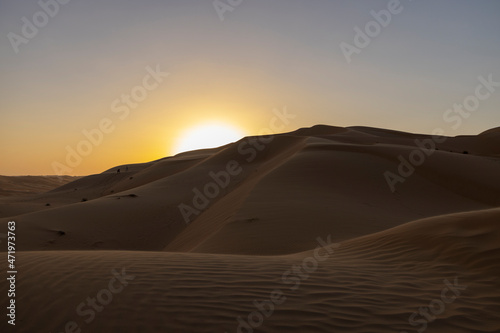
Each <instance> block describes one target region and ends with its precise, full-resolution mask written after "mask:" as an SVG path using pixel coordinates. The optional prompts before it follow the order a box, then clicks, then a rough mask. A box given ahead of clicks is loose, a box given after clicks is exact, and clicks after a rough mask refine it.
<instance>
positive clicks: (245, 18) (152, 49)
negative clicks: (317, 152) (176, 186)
mask: <svg viewBox="0 0 500 333" xmlns="http://www.w3.org/2000/svg"><path fill="white" fill-rule="evenodd" d="M42 1H43V0H42ZM222 2H227V0H222ZM234 2H235V0H233V3H234ZM388 3H389V1H386V0H384V1H378V0H367V1H334V0H328V1H327V0H243V1H242V3H241V4H240V5H238V6H236V7H235V8H233V10H232V11H228V12H226V13H225V15H224V21H221V20H220V19H219V16H218V14H217V11H216V10H215V8H214V6H213V1H212V0H176V1H173V0H143V1H127V0H106V1H103V0H99V1H97V0H85V1H78V0H72V1H70V2H69V3H67V4H64V5H60V8H59V12H58V13H57V14H55V15H54V17H50V18H49V20H48V23H47V24H46V25H45V26H43V27H41V28H39V31H38V33H37V34H36V35H35V36H34V37H33V38H31V39H29V40H28V42H27V43H26V44H21V45H19V52H18V53H16V52H14V49H13V47H12V45H11V42H10V41H9V38H8V36H9V33H15V34H17V35H22V32H21V30H22V27H23V24H24V23H23V21H22V17H26V18H27V19H28V20H29V21H30V22H33V15H34V14H35V13H37V12H39V11H40V10H41V7H40V5H39V4H38V3H37V1H33V0H29V1H24V0H23V1H19V0H9V1H5V0H0V30H1V39H0V43H1V47H0V73H1V79H0V91H1V96H0V97H1V98H0V101H1V104H0V110H1V113H0V156H1V162H0V174H3V175H20V174H32V175H37V174H54V173H55V172H54V170H53V162H54V161H58V162H60V163H62V164H65V158H66V155H67V151H66V147H67V146H70V147H73V148H74V147H76V146H77V144H78V143H79V142H80V141H81V140H84V139H85V137H84V135H83V134H82V130H84V129H87V130H91V129H93V128H96V127H97V126H99V123H100V121H101V120H102V119H104V118H108V119H110V120H111V121H112V126H114V130H113V131H112V132H111V133H107V134H104V136H103V140H102V143H100V144H99V145H97V146H95V147H93V148H92V152H91V153H90V154H89V155H88V156H85V157H83V158H82V161H81V162H80V163H78V165H77V166H76V167H74V168H71V169H72V170H71V172H68V173H70V174H73V175H84V174H90V173H98V172H102V171H103V170H105V169H107V168H110V167H113V166H115V165H119V164H125V163H136V162H145V161H149V160H154V159H157V158H161V157H164V156H167V155H169V154H171V153H172V151H173V149H174V148H173V147H174V146H175V142H176V140H177V139H178V137H179V136H180V135H181V134H182V133H183V132H184V131H186V130H189V129H190V128H192V127H195V126H196V125H199V124H203V123H205V122H213V121H218V122H225V123H229V124H232V125H234V126H236V127H238V128H240V129H241V130H242V131H243V132H244V133H245V134H248V135H249V134H257V133H258V132H259V131H260V130H261V129H262V128H265V127H267V126H268V125H269V121H270V119H271V118H272V117H273V112H272V110H273V109H275V108H278V109H282V108H283V107H286V108H287V110H288V111H289V112H290V113H293V114H295V115H296V118H295V119H294V120H292V121H291V122H290V123H289V124H288V125H287V126H286V127H285V130H286V131H288V130H294V129H296V128H300V127H305V126H312V125H314V124H318V123H322V124H330V125H336V126H353V125H365V126H374V127H383V128H391V129H398V130H403V131H410V132H419V133H430V132H432V131H433V129H435V128H436V127H441V128H443V129H445V133H446V134H447V135H458V134H477V133H480V132H482V131H484V130H486V129H489V128H492V127H496V126H499V125H500V112H499V111H500V110H499V106H500V88H499V89H498V90H499V91H498V92H496V93H495V94H493V95H492V96H491V97H490V98H489V99H487V100H485V101H482V102H481V104H480V107H479V109H478V110H477V111H475V112H474V113H473V115H471V116H470V117H469V118H468V119H465V120H464V121H463V124H462V125H461V126H460V127H459V128H458V129H456V130H454V129H452V127H451V124H449V123H446V122H445V121H444V120H443V114H444V112H445V111H446V110H447V109H448V108H450V107H452V106H453V104H454V103H462V101H463V100H464V98H465V97H466V96H468V95H470V94H473V93H474V89H475V87H476V86H477V84H478V79H477V78H478V76H480V75H482V76H485V77H487V76H488V75H489V74H492V75H493V78H494V80H496V81H497V82H499V81H500V1H498V0H490V1H488V0H483V1H473V0H469V1H464V0H453V1H452V0H446V1H444V0H441V1H425V0H421V1H418V0H413V1H410V0H401V6H402V8H403V10H402V11H401V13H399V14H397V15H393V16H392V20H391V22H390V23H389V25H388V26H387V27H384V28H382V29H381V32H380V34H379V35H377V36H375V37H374V38H373V39H372V41H371V43H370V45H368V46H367V47H365V48H363V49H361V52H360V53H359V54H355V55H354V56H353V57H352V62H351V63H350V64H348V63H347V61H346V59H345V57H344V55H343V53H342V51H341V48H340V46H339V45H340V43H342V42H347V43H349V44H353V40H354V36H355V32H354V28H355V27H356V26H358V27H360V28H362V29H364V26H365V24H366V23H367V22H369V21H371V20H373V18H372V16H371V15H370V11H371V10H375V11H379V10H382V9H385V8H387V5H388ZM40 17H41V16H40ZM157 65H159V67H160V69H161V70H162V71H164V72H168V73H169V76H168V77H166V78H165V79H164V81H163V82H161V83H160V84H159V86H158V87H157V88H156V89H154V90H152V91H150V92H149V93H148V96H147V97H146V98H145V100H144V101H142V102H141V103H139V105H138V106H137V107H136V108H135V109H132V110H131V111H130V114H129V115H128V117H126V118H125V119H123V120H122V119H120V118H119V115H120V114H119V113H114V112H113V111H112V108H111V104H112V103H113V101H114V100H115V99H117V98H119V97H120V96H121V95H122V94H127V93H130V92H131V89H132V88H133V87H135V86H137V85H142V81H143V78H144V76H145V75H146V74H147V71H146V69H145V68H146V67H148V66H149V67H150V68H156V66H157Z"/></svg>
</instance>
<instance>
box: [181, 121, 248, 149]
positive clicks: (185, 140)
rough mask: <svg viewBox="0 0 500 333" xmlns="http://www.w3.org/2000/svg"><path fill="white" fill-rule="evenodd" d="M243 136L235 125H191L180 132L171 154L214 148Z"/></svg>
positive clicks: (218, 123) (215, 123) (214, 123)
mask: <svg viewBox="0 0 500 333" xmlns="http://www.w3.org/2000/svg"><path fill="white" fill-rule="evenodd" d="M244 136H245V134H244V132H243V131H242V130H241V129H239V128H238V127H236V126H233V125H230V124H226V123H221V122H212V123H205V124H200V125H198V126H195V127H192V128H190V129H188V130H187V131H185V132H184V133H182V134H181V136H180V137H179V138H178V139H177V140H176V142H175V144H174V147H173V149H172V152H173V154H174V155H175V154H178V153H182V152H185V151H191V150H196V149H204V148H215V147H220V146H223V145H225V144H228V143H231V142H235V141H238V140H239V139H241V138H243V137H244Z"/></svg>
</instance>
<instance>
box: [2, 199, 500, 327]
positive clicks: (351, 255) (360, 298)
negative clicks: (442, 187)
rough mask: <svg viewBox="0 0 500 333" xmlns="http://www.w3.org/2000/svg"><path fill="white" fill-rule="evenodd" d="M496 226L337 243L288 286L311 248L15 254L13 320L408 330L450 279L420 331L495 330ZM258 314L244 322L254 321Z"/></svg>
mask: <svg viewBox="0 0 500 333" xmlns="http://www.w3.org/2000/svg"><path fill="white" fill-rule="evenodd" d="M499 219H500V210H499V209H492V210H485V211H476V212H470V213H462V214H455V215H446V216H440V217H436V218H429V219H425V220H420V221H415V222H411V223H407V224H404V225H403V226H400V227H396V228H393V229H390V230H387V231H384V232H381V233H377V234H374V235H369V236H365V237H361V238H358V239H354V240H350V241H346V242H342V243H340V244H338V245H337V246H334V247H332V253H331V254H328V252H327V250H323V251H322V253H321V256H323V257H325V258H326V259H325V260H324V261H321V262H317V263H318V268H317V269H315V270H313V271H312V272H311V273H307V272H306V271H305V270H301V271H300V272H301V274H302V275H298V274H291V275H289V276H287V278H285V279H283V275H284V274H286V272H287V271H289V270H291V269H292V267H293V266H294V265H299V266H300V265H302V264H303V263H304V262H306V267H311V268H312V267H313V266H311V265H310V264H309V263H310V261H306V260H307V259H306V258H314V251H309V252H302V253H298V254H295V255H288V256H267V257H262V256H247V255H238V256H234V255H215V254H194V253H177V254H176V253H166V252H145V251H136V252H128V251H118V252H117V251H56V252H53V251H38V252H23V253H22V254H21V255H20V256H19V261H20V262H21V263H22V264H21V265H20V267H19V270H20V271H22V272H23V274H22V277H21V279H20V280H19V287H18V288H19V290H20V292H19V296H18V302H19V303H20V304H25V306H24V307H22V308H21V309H20V310H19V311H20V313H19V316H20V317H22V318H29V320H25V321H23V322H22V323H20V327H22V328H23V329H24V330H25V331H26V332H35V331H48V332H56V331H57V332H59V331H62V330H63V329H64V325H65V324H66V323H67V322H71V321H74V322H75V323H77V325H78V326H79V327H80V328H81V329H82V331H87V332H109V331H110V327H109V323H113V330H112V331H122V332H167V331H169V332H170V331H175V332H249V331H251V330H254V331H255V332H283V331H291V332H401V331H408V332H411V331H415V330H416V329H420V328H422V327H424V321H423V320H424V319H425V317H423V316H422V315H418V316H416V317H415V318H414V321H413V322H412V323H413V325H414V326H412V325H410V323H409V318H410V316H411V315H412V314H413V313H414V312H416V313H418V312H419V308H425V307H428V306H429V304H430V303H431V302H433V301H434V300H437V301H435V302H434V304H437V305H439V304H440V303H439V301H440V300H441V297H442V292H443V290H444V289H445V288H447V282H446V281H448V282H449V283H451V285H452V286H453V285H456V286H458V287H459V289H457V290H455V292H456V293H459V294H460V295H458V296H457V295H456V294H454V292H453V291H452V290H447V291H446V292H445V294H444V295H445V296H446V297H447V299H450V300H451V299H452V298H453V297H456V299H455V300H454V301H450V303H445V302H443V301H441V302H442V304H444V309H443V311H442V312H441V313H439V314H437V315H432V312H429V313H430V314H431V315H432V317H433V318H434V317H435V319H433V320H432V321H429V322H428V323H427V324H426V325H427V329H426V332H498V331H500V322H499V321H498V312H499V310H500V303H499V299H500V280H499V278H498V276H499V273H500V264H499V261H498V258H499V256H500V232H499V228H498V220H499ZM430 229H432V230H433V232H431V233H430V232H429V230H430ZM322 237H323V238H324V239H325V240H326V239H327V235H324V236H322ZM307 265H309V266H307ZM122 268H125V275H128V276H129V280H128V281H126V282H127V286H125V287H124V288H123V290H122V291H121V292H120V293H117V294H115V295H114V296H113V300H112V302H111V303H110V304H108V305H106V306H104V308H103V310H102V311H101V312H97V311H93V312H94V314H95V318H93V317H92V316H91V314H90V313H92V311H90V310H89V309H92V308H91V307H90V306H88V305H86V304H87V303H86V299H87V297H96V295H98V294H99V292H100V291H101V290H102V289H103V288H104V289H105V288H107V286H108V283H109V281H110V279H112V278H113V276H114V275H113V273H112V272H111V270H112V269H115V270H116V271H117V272H119V273H121V272H122ZM445 280H446V281H445ZM40 281H44V283H43V284H41V283H40ZM298 282H300V285H298V284H297V283H298ZM465 287H466V288H465ZM294 288H295V289H294ZM464 288H465V289H464ZM276 290H280V291H281V293H282V294H280V295H281V296H280V298H279V301H278V302H277V303H280V304H274V303H273V304H274V305H273V308H274V309H273V310H274V311H273V313H272V314H270V309H271V307H270V306H269V303H268V302H265V301H269V300H271V299H272V296H271V295H272V293H273V292H275V293H277V292H276ZM1 292H2V293H4V292H6V290H5V288H2V290H1ZM285 298H286V299H285ZM104 299H106V298H104ZM106 300H107V299H106ZM254 301H257V303H258V304H266V305H265V306H263V309H264V312H261V313H263V314H262V320H261V321H262V324H261V325H260V326H256V327H255V328H254V327H252V326H246V325H244V324H240V323H241V321H238V317H240V318H242V319H243V320H244V321H246V322H247V323H248V316H249V315H250V314H251V313H253V312H255V311H257V312H259V310H258V309H257V307H256V306H255V305H254V304H253V302H254ZM82 302H83V303H84V305H83V306H81V308H80V310H81V312H84V311H87V313H89V314H86V315H83V316H80V315H79V314H78V313H77V312H76V309H77V308H78V306H79V305H80V304H81V303H82ZM263 302H264V303H263ZM437 305H435V306H436V311H437V312H439V311H440V309H439V307H438V306H437ZM89 311H90V312H89ZM266 313H267V314H270V316H269V317H267V316H266ZM254 316H255V319H254V321H253V322H252V323H254V322H255V323H258V322H260V321H259V318H260V317H259V315H256V314H254ZM91 318H92V320H90V319H91ZM251 318H252V317H251ZM85 320H90V321H89V322H88V323H87V322H86V321H85ZM250 320H252V319H250ZM418 320H420V321H419V322H417V321H418ZM240 325H242V326H241V328H240V330H239V331H238V328H239V326H240ZM249 325H250V324H249ZM244 327H250V329H249V328H244Z"/></svg>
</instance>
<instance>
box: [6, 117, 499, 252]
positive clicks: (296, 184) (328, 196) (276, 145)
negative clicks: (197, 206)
mask: <svg viewBox="0 0 500 333" xmlns="http://www.w3.org/2000/svg"><path fill="white" fill-rule="evenodd" d="M249 140H250V139H244V140H242V141H241V142H238V143H235V144H231V145H228V146H225V147H222V148H219V149H214V150H204V151H197V152H191V153H185V154H181V155H178V156H175V157H170V158H166V159H162V160H159V161H154V162H151V163H145V164H140V165H130V166H119V167H116V168H113V169H110V170H108V171H106V172H104V173H102V174H98V175H93V176H89V177H85V178H82V179H79V180H77V181H75V182H72V183H70V184H67V185H65V186H63V187H61V188H59V189H56V190H53V191H51V192H49V193H46V194H43V195H39V196H37V197H35V198H33V199H32V200H31V203H32V204H35V203H36V204H37V205H39V208H40V207H43V209H42V210H39V211H36V212H32V213H28V214H23V215H18V216H13V217H12V216H11V217H10V218H11V219H15V220H16V221H17V222H18V223H19V228H20V230H21V232H22V233H23V235H24V237H23V238H22V239H21V240H20V242H21V244H20V245H21V246H22V247H23V248H24V249H26V250H86V249H109V250H154V251H161V250H164V251H170V252H199V253H227V254H265V255H269V254H287V253H295V252H299V251H304V250H307V249H309V248H311V247H312V246H314V242H313V240H314V239H315V236H316V235H318V234H332V235H333V237H334V240H335V241H342V240H347V239H351V238H354V237H359V236H363V235H367V234H371V233H373V232H378V231H382V230H385V229H388V228H391V227H394V226H397V225H399V224H401V223H404V222H408V221H412V220H415V219H419V218H423V217H430V216H435V215H440V214H446V213H452V212H460V211H468V210H477V209H486V208H492V207H498V206H500V196H499V195H498V193H500V173H499V172H498V167H499V165H500V164H499V163H500V144H499V143H500V138H499V137H498V136H495V131H490V132H487V133H484V134H481V135H479V136H471V137H457V138H448V139H447V140H446V141H445V142H443V143H440V144H438V145H437V146H438V147H437V148H438V149H439V150H437V151H435V152H434V153H433V154H432V155H431V156H429V157H427V158H426V160H425V163H424V164H423V165H421V166H419V167H418V168H416V171H415V173H414V174H413V175H412V176H411V177H409V178H407V180H406V181H405V182H404V183H400V184H397V188H396V192H395V193H392V192H391V190H390V188H389V186H388V184H387V182H386V179H385V178H384V173H385V172H386V171H390V172H394V173H397V172H398V171H397V170H398V165H399V164H400V161H399V159H398V156H403V157H404V158H406V159H407V158H408V156H409V155H410V154H411V153H412V152H413V151H414V150H415V149H417V148H416V146H415V140H430V137H429V136H425V135H416V134H410V133H402V132H396V131H389V130H382V129H373V128H365V127H354V128H339V127H328V126H316V127H313V128H309V129H301V130H299V131H296V132H293V133H288V134H283V135H278V136H276V137H274V140H272V141H271V142H270V143H267V144H262V145H260V146H259V147H260V148H261V149H262V150H258V149H257V148H253V151H254V152H256V154H255V155H252V153H251V152H252V149H251V147H252V146H251V145H250V144H249ZM464 151H467V152H468V154H464V153H463V152H464ZM231 160H233V161H237V162H238V163H239V165H240V166H241V170H242V171H241V173H239V174H238V175H236V176H234V177H231V181H230V182H229V185H228V186H227V187H226V188H220V191H219V195H218V196H216V197H215V198H213V199H211V200H208V201H209V204H208V205H207V207H206V208H205V209H204V210H200V213H199V214H198V215H195V214H192V215H190V216H189V223H188V224H187V223H186V222H185V220H184V218H183V216H182V214H181V211H180V210H179V205H180V204H186V205H189V206H191V207H194V206H193V199H194V197H195V194H194V189H199V190H200V191H203V189H204V186H205V185H206V184H209V183H211V182H212V183H213V182H214V181H213V179H212V177H211V176H210V175H209V174H210V172H214V173H219V172H221V171H223V170H225V169H226V167H227V163H228V161H231ZM248 160H250V161H248ZM118 168H119V169H120V170H121V172H120V173H117V172H116V170H117V169H118ZM127 168H128V170H127ZM85 200H87V201H85ZM46 203H50V204H51V206H50V207H46V206H45V204H46ZM7 220H8V219H7V218H4V219H1V220H0V225H1V224H3V223H5V222H6V221H7ZM61 232H62V233H64V236H62V237H60V236H59V234H61Z"/></svg>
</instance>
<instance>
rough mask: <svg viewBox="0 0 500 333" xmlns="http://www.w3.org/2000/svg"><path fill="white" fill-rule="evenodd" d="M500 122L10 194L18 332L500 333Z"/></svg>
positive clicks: (241, 145)
mask: <svg viewBox="0 0 500 333" xmlns="http://www.w3.org/2000/svg"><path fill="white" fill-rule="evenodd" d="M498 133H499V132H498V129H492V130H490V131H486V132H484V133H481V134H480V135H477V136H459V137H447V138H440V139H439V140H437V138H432V137H431V136H428V135H421V134H412V133H404V132H398V131H393V130H385V129H376V128H368V127H350V128H341V127H331V126H325V125H319V126H314V127H312V128H305V129H300V130H298V131H295V132H292V133H285V134H280V135H276V136H273V137H271V138H268V139H267V141H265V142H264V141H259V140H260V139H259V138H258V137H252V138H245V139H242V140H241V141H239V142H236V143H233V144H229V145H227V146H224V147H220V148H216V149H207V150H200V151H194V152H187V153H182V154H179V155H176V156H173V157H168V158H164V159H161V160H157V161H153V162H149V163H142V164H129V165H121V166H117V167H114V168H111V169H109V170H107V171H105V172H103V173H101V174H97V175H91V176H88V177H82V178H80V179H77V180H75V181H72V182H70V183H67V184H65V185H62V186H60V187H58V188H55V189H52V190H50V191H48V192H45V193H38V191H36V192H33V193H31V194H26V195H24V196H22V197H20V196H18V195H17V194H16V193H14V192H8V191H9V190H6V191H5V192H3V193H5V194H9V195H10V196H6V197H4V198H3V199H2V200H1V201H0V212H1V214H2V215H1V216H2V218H1V219H0V226H2V228H3V230H6V227H5V225H6V223H7V221H11V220H14V221H16V223H17V231H16V232H17V234H18V235H19V236H18V239H17V240H16V241H17V246H18V249H19V251H21V252H19V253H18V261H19V267H18V270H19V272H21V273H20V274H19V281H18V290H19V291H18V296H17V301H18V303H19V304H22V306H19V310H18V311H19V314H18V318H19V322H18V325H19V326H18V327H17V328H18V329H20V330H18V331H19V332H41V331H48V332H63V331H64V329H65V325H66V323H68V322H69V324H68V325H69V326H74V325H77V326H78V327H79V328H81V329H82V332H110V331H113V332H114V331H122V332H252V331H255V332H288V331H290V332H403V331H407V332H412V331H417V330H418V329H422V332H423V330H424V326H425V332H500V321H499V320H498V312H499V310H500V294H499V293H500V288H499V287H500V278H499V276H500V264H498V263H499V262H500V261H499V259H500V231H499V230H500V229H499V226H498V223H499V220H500V219H499V218H500V208H499V207H500V195H499V194H500V173H499V172H498V170H499V166H500V164H499V163H500V136H499V135H498ZM419 145H421V146H425V147H426V148H434V147H435V148H436V149H435V150H434V149H432V150H429V149H421V148H419ZM415 152H417V153H418V154H420V155H421V156H423V157H424V161H423V162H422V163H421V164H419V165H411V163H410V167H411V168H413V169H414V170H413V172H411V174H410V175H408V176H405V177H404V181H403V182H399V183H397V184H396V186H395V187H394V188H393V189H394V191H393V190H392V189H391V186H390V184H388V182H387V179H386V176H385V175H386V173H387V172H392V173H393V174H398V172H399V171H398V168H399V169H401V163H402V162H401V161H402V160H406V161H409V160H411V159H412V157H411V156H413V157H415V156H416V154H417V153H415ZM407 168H408V166H407ZM118 169H119V172H118ZM400 176H401V175H400ZM0 181H5V180H2V179H0ZM210 184H212V185H210ZM40 186H41V185H40ZM44 186H45V185H44ZM47 186H48V185H47ZM207 186H208V187H207ZM38 188H41V187H38ZM47 189H48V188H47ZM207 189H208V190H207ZM200 193H201V194H200ZM47 204H48V205H47ZM188 206H189V207H190V209H191V210H189V212H190V213H189V214H187V213H186V210H185V209H184V211H183V210H181V209H180V207H188ZM318 237H320V238H321V239H322V241H318ZM328 239H329V240H330V243H334V245H331V246H327V247H326V248H324V249H323V250H321V251H319V252H318V250H317V249H316V247H317V246H318V244H323V243H324V242H327V240H328ZM318 242H320V243H318ZM327 243H328V242H327ZM2 251H5V249H4V248H3V247H2ZM311 258H313V259H311ZM315 262H316V264H317V268H316V267H314V263H315ZM2 265H4V263H2ZM297 265H299V266H297ZM301 265H305V266H304V267H305V268H302V269H300V268H298V267H300V266H301ZM308 265H309V266H308ZM311 265H312V266H311ZM0 267H2V266H0ZM123 268H124V269H125V271H126V272H127V273H128V274H130V275H133V276H134V278H133V279H132V278H131V279H130V280H129V281H128V280H125V285H123V290H121V291H120V292H117V293H114V292H111V291H106V288H107V289H109V288H119V280H116V276H115V273H116V274H119V272H122V269H123ZM306 268H308V269H310V272H307V271H306V270H305V269H306ZM2 269H4V267H2ZM113 269H115V273H112V270H113ZM297 269H298V270H297ZM294 270H295V272H294ZM284 274H285V277H284V276H283V275H284ZM113 279H114V280H113ZM112 280H113V281H114V282H112V283H111V282H110V281H112ZM298 282H300V285H298V284H297V283H298ZM113 283H114V284H113ZM454 284H456V285H457V286H456V287H455V289H453V285H454ZM113 286H114V287H113ZM294 286H296V287H297V288H292V287H294ZM450 286H451V287H450ZM465 286H466V288H465ZM446 288H448V289H446ZM445 289H446V290H447V291H443V290H445ZM6 290H7V285H6V284H5V282H4V283H0V292H2V293H6ZM101 290H105V291H103V292H101ZM113 290H114V289H113ZM276 290H279V291H280V292H281V293H282V294H279V293H278V294H279V295H278V294H276V293H275V294H273V291H276ZM100 292H101V293H100ZM99 293H100V295H101V296H100V297H101V299H102V297H104V300H107V298H106V297H109V296H110V295H111V297H112V298H113V301H112V302H110V303H109V304H107V305H105V306H104V307H103V309H100V308H99V307H98V309H100V310H101V311H99V310H97V309H96V310H94V311H93V312H95V318H94V316H93V315H91V313H92V311H90V310H89V307H88V306H87V305H85V304H86V303H85V302H86V299H87V297H95V295H98V294H99ZM280 295H281V296H280ZM284 298H286V300H284ZM452 299H453V300H452ZM270 300H274V303H272V304H273V305H272V307H273V309H274V310H273V311H270V306H269V304H271V303H269V302H265V301H270ZM254 301H257V302H258V304H264V305H262V306H263V308H262V309H261V311H260V312H259V310H257V307H256V305H255V304H253V302H254ZM81 302H84V303H85V304H84V305H83V306H82V308H80V311H79V312H80V314H81V312H82V311H83V312H85V310H87V312H85V313H86V314H85V315H80V314H79V313H78V312H77V309H78V306H79V305H80V303H81ZM262 302H264V303H262ZM270 302H272V301H270ZM429 304H432V306H434V307H435V308H434V311H435V313H436V314H434V315H433V314H432V309H431V310H428V311H431V312H430V313H431V314H429V315H425V314H422V313H421V311H426V310H425V309H426V307H428V306H429ZM432 306H431V307H432ZM441 307H442V308H441ZM422 309H423V310H422ZM441 310H442V311H441ZM254 311H257V312H259V313H260V315H259V314H254V315H251V316H250V319H249V317H248V316H249V314H252V313H253V312H254ZM268 312H272V314H269V313H268ZM414 313H416V314H414ZM266 314H269V316H267V315H266ZM91 317H92V319H91V320H90V318H91ZM238 318H240V319H238ZM259 318H261V319H262V320H260V319H259ZM86 319H87V320H88V322H86ZM249 320H250V323H249ZM252 320H254V321H253V322H252ZM71 321H74V322H75V323H74V324H73V323H71ZM259 321H262V323H260V324H259V323H258V322H259ZM243 322H245V323H246V324H245V323H243ZM4 324H5V323H4V322H2V323H1V324H0V325H4ZM75 327H76V326H75ZM0 328H1V331H2V332H3V326H0ZM75 330H76V328H75Z"/></svg>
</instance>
